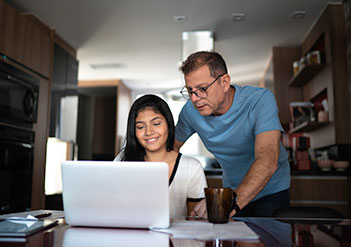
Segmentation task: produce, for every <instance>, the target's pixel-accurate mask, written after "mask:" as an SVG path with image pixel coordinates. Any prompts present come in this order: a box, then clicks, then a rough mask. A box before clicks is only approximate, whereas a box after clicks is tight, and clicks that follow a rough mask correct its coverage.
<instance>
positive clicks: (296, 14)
mask: <svg viewBox="0 0 351 247" xmlns="http://www.w3.org/2000/svg"><path fill="white" fill-rule="evenodd" d="M305 15H306V11H304V10H299V11H294V12H292V15H291V18H292V19H302V18H304V17H305Z"/></svg>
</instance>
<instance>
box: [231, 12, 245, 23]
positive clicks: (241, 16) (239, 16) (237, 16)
mask: <svg viewBox="0 0 351 247" xmlns="http://www.w3.org/2000/svg"><path fill="white" fill-rule="evenodd" d="M243 20H245V14H244V13H233V14H232V21H243Z"/></svg>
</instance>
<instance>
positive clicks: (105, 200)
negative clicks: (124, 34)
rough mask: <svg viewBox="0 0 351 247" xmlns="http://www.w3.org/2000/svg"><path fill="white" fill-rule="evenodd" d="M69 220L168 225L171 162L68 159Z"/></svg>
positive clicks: (64, 187) (110, 224) (87, 223)
mask: <svg viewBox="0 0 351 247" xmlns="http://www.w3.org/2000/svg"><path fill="white" fill-rule="evenodd" d="M61 168H62V190H63V192H62V193H63V206H64V214H65V220H66V222H67V223H68V224H70V225H75V226H98V227H127V228H167V227H168V226H169V197H168V165H167V164H166V163H162V162H107V161H64V162H63V163H62V167H61Z"/></svg>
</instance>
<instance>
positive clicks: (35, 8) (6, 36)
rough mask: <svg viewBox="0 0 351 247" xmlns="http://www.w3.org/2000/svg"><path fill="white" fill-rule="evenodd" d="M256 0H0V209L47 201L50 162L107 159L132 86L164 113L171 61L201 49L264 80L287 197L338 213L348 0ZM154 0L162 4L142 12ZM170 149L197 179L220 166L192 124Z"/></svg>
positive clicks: (350, 68)
mask: <svg viewBox="0 0 351 247" xmlns="http://www.w3.org/2000/svg"><path fill="white" fill-rule="evenodd" d="M145 2H146V1H145ZM262 2H263V3H264V4H266V5H265V7H264V8H263V7H261V8H259V6H261V5H259V4H262V3H259V2H257V1H256V2H255V4H256V6H254V3H252V6H251V5H250V4H248V5H245V4H239V2H236V1H234V2H233V5H230V4H229V1H223V3H222V4H221V5H219V6H217V5H218V3H216V4H215V5H213V3H211V2H210V1H206V6H205V5H203V6H202V5H201V4H204V3H201V4H200V3H199V2H197V1H193V2H191V3H188V4H187V3H185V2H180V3H178V4H179V5H178V4H176V5H173V4H172V3H171V2H167V4H165V3H160V2H158V1H156V0H155V1H150V2H148V3H143V6H140V4H141V3H138V2H137V1H129V3H128V4H131V5H128V4H127V3H126V2H124V1H115V2H114V3H111V1H106V3H109V4H110V5H108V4H106V3H105V4H101V5H98V6H97V5H96V2H94V1H84V2H81V1H78V0H77V1H72V2H69V3H68V2H67V3H66V4H63V3H60V4H58V3H55V2H54V1H45V2H44V1H40V0H31V1H26V2H21V1H4V0H0V30H1V32H0V53H1V58H0V78H1V79H0V96H1V97H0V98H1V99H0V115H1V119H0V138H1V140H0V158H1V160H0V177H1V179H0V181H1V182H0V183H1V190H0V214H1V213H8V212H14V211H19V210H25V209H29V208H32V209H38V208H48V209H60V208H61V207H62V204H61V202H60V198H61V195H60V193H61V185H60V167H59V166H60V162H61V160H64V159H95V160H112V159H113V158H114V156H115V155H116V154H117V153H118V152H119V150H120V148H121V146H122V145H123V138H124V134H125V130H126V118H127V114H128V111H129V107H130V105H131V103H132V102H133V100H134V99H135V98H136V97H138V96H139V95H142V94H144V93H156V94H158V95H160V96H161V97H163V98H165V99H166V100H167V102H168V103H169V105H170V107H171V109H172V112H173V114H174V118H175V120H177V116H178V113H179V111H180V109H181V107H182V105H183V104H184V103H185V101H184V100H182V98H181V95H180V94H179V90H180V88H181V87H182V85H183V83H184V82H183V80H182V76H181V74H180V73H179V72H178V71H177V67H178V66H179V62H180V61H182V60H183V59H184V58H185V57H186V56H187V55H188V54H189V53H191V52H193V51H195V50H202V49H207V50H216V51H218V52H220V53H222V54H223V55H224V57H225V59H226V60H227V62H228V67H229V71H230V73H231V77H232V80H233V81H232V83H236V84H241V85H255V86H261V87H267V88H269V89H270V90H272V91H273V92H274V94H275V96H276V99H277V103H278V107H279V110H280V113H279V114H280V115H279V116H280V120H281V123H282V125H283V126H284V129H285V131H286V132H285V134H284V136H283V138H282V141H283V143H284V145H285V146H286V148H287V149H288V151H289V154H290V163H291V168H292V175H293V176H292V188H291V192H292V204H293V205H319V206H320V205H322V206H327V207H333V208H336V209H338V210H339V211H340V212H342V213H343V214H344V215H345V216H346V217H349V216H350V210H351V209H350V200H351V192H350V188H351V185H350V174H349V171H350V168H349V167H348V165H349V162H350V161H351V157H350V154H351V148H350V145H351V110H350V107H351V101H350V91H351V76H350V75H351V41H350V40H351V29H350V26H351V25H350V6H351V1H343V2H337V1H333V2H331V3H329V4H327V2H328V1H317V0H316V1H309V4H306V3H302V1H301V2H300V1H296V3H294V4H291V5H288V4H286V3H279V4H283V5H284V6H278V3H276V2H275V1H269V0H267V1H262ZM83 3H84V4H85V7H84V8H83V7H82V4H83ZM144 4H145V5H144ZM163 4H165V5H164V6H163ZM155 6H157V7H159V8H161V7H163V8H164V9H165V11H164V12H163V13H159V15H157V16H156V17H157V18H156V19H152V18H151V17H152V15H150V12H148V11H150V9H154V7H155ZM205 7H206V8H205ZM230 7H231V8H232V9H233V10H230V11H231V12H230V13H229V16H230V20H229V21H226V19H225V18H227V17H225V18H224V13H226V12H223V9H225V10H227V9H230ZM114 8H116V9H117V12H113V11H112V9H114ZM280 8H281V9H282V10H281V11H279V14H278V13H277V12H278V11H276V9H280ZM91 9H93V10H94V11H95V12H96V13H94V14H95V16H94V18H93V17H92V13H93V12H94V11H93V10H91ZM127 9H128V10H129V11H126V10H127ZM135 9H138V10H140V9H141V10H144V13H143V14H142V15H140V16H136V14H137V12H135ZM306 9H307V11H306ZM54 10H55V11H54ZM170 10H172V11H170ZM166 14H167V15H169V16H168V17H167V18H169V19H166ZM179 14H182V15H179ZM226 14H228V13H226ZM283 15H284V16H283ZM218 16H221V18H219V19H214V18H215V17H216V18H218ZM269 17H271V18H269ZM118 18H120V19H118ZM142 18H144V19H142ZM158 18H159V19H158ZM284 18H285V19H284ZM63 19H65V20H63ZM116 19H117V20H119V21H121V22H114V23H112V22H109V21H113V20H116ZM140 20H144V23H143V21H140ZM162 20H167V21H163V22H165V23H166V24H167V25H168V27H167V28H165V27H164V26H162V27H161V26H158V23H159V22H162ZM263 20H264V21H263ZM278 20H279V21H278ZM282 20H284V21H282ZM103 21H106V22H103ZM81 22H83V23H84V22H85V23H86V24H85V25H82V26H78V23H81ZM261 22H262V23H263V24H262V25H260V23H261ZM141 23H143V24H144V25H141ZM278 24H279V25H278ZM150 27H151V29H147V28H150ZM287 27H289V28H287ZM89 28H91V29H89ZM93 28H94V29H93ZM144 29H145V30H144ZM104 31H108V32H107V33H109V34H111V33H114V34H117V36H118V39H117V40H113V39H112V36H108V34H105V35H102V34H103V32H104ZM147 31H149V33H147ZM128 35H129V36H128ZM136 35H137V36H136ZM259 35H261V36H259ZM98 41H99V42H102V43H99V42H98ZM127 43H131V44H132V49H131V48H129V49H128V50H127V49H126V47H127ZM151 44H152V45H153V46H151ZM170 44H172V45H173V46H169V45H170ZM154 45H155V46H154ZM242 45H246V46H242ZM155 47H156V48H155ZM94 48H96V49H94ZM108 54H112V55H113V56H114V58H111V57H108ZM116 57H117V58H116ZM132 58H134V60H133V59H132ZM181 151H182V152H183V153H186V154H190V155H194V156H196V157H197V158H198V159H199V160H200V161H201V162H202V163H203V165H204V168H205V171H206V175H207V179H208V182H209V185H210V186H217V185H221V169H220V167H219V166H218V164H217V163H216V161H215V160H214V159H213V158H212V156H211V154H209V153H208V152H207V150H206V149H205V148H204V147H203V145H202V143H201V141H199V139H198V138H197V137H196V136H194V137H192V139H191V141H189V142H188V143H187V144H186V145H185V146H184V147H183V148H182V150H181Z"/></svg>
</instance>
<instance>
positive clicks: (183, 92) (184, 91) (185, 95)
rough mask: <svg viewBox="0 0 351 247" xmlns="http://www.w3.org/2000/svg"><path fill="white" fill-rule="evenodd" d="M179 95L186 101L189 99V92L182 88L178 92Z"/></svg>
mask: <svg viewBox="0 0 351 247" xmlns="http://www.w3.org/2000/svg"><path fill="white" fill-rule="evenodd" d="M180 93H181V94H182V96H183V97H184V98H186V99H190V95H189V92H188V90H187V89H186V88H183V89H182V91H180Z"/></svg>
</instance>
